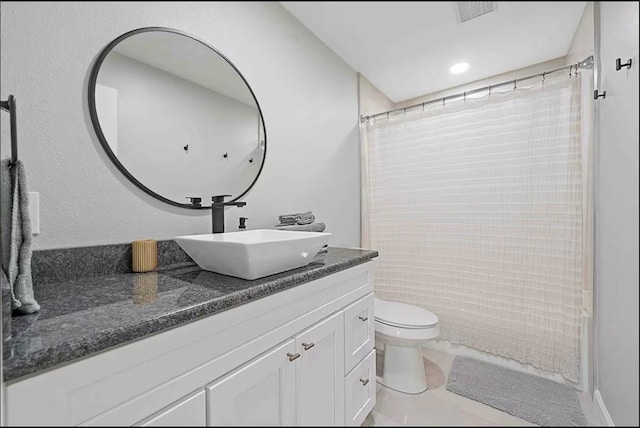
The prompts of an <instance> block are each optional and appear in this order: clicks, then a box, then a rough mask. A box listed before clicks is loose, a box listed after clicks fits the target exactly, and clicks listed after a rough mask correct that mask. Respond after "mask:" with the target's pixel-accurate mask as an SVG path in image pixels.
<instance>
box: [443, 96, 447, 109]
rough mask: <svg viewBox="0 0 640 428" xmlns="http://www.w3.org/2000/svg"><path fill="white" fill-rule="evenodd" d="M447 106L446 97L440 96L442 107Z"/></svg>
mask: <svg viewBox="0 0 640 428" xmlns="http://www.w3.org/2000/svg"><path fill="white" fill-rule="evenodd" d="M446 106H447V97H442V108H445V107H446Z"/></svg>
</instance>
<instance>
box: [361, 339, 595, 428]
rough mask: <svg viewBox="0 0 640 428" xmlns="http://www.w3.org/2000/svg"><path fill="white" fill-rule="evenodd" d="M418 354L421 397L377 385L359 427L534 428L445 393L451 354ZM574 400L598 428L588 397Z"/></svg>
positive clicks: (583, 395)
mask: <svg viewBox="0 0 640 428" xmlns="http://www.w3.org/2000/svg"><path fill="white" fill-rule="evenodd" d="M422 355H423V356H424V361H425V367H426V370H427V384H428V386H429V389H428V390H427V391H425V392H423V393H422V394H417V395H408V394H402V393H399V392H397V391H394V390H392V389H389V388H386V387H384V386H381V385H380V384H378V385H377V397H376V399H377V403H376V406H375V407H374V409H373V411H372V412H371V414H369V416H367V418H366V419H365V421H364V423H363V424H362V426H400V425H417V426H535V425H534V424H532V423H531V422H528V421H525V420H524V419H520V418H517V417H515V416H512V415H510V414H508V413H505V412H502V411H500V410H497V409H494V408H493V407H490V406H487V405H485V404H482V403H479V402H477V401H474V400H471V399H468V398H465V397H463V396H461V395H458V394H454V393H453V392H450V391H448V390H447V389H446V384H447V376H448V375H449V370H450V369H451V364H452V362H453V358H454V357H455V355H454V354H449V353H444V352H441V351H438V350H435V349H429V348H423V349H422ZM377 358H378V359H379V364H378V374H381V368H382V365H383V364H384V361H383V354H382V353H381V352H378V355H377ZM578 398H579V399H580V404H581V406H582V410H583V412H584V415H585V417H586V418H587V422H588V424H589V425H591V426H598V425H600V426H601V425H602V422H600V420H599V419H598V417H597V415H596V414H595V413H594V407H593V404H592V402H591V399H590V398H589V394H587V393H585V392H579V393H578Z"/></svg>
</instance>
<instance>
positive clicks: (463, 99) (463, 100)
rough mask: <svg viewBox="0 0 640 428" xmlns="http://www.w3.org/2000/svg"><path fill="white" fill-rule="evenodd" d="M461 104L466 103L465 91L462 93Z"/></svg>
mask: <svg viewBox="0 0 640 428" xmlns="http://www.w3.org/2000/svg"><path fill="white" fill-rule="evenodd" d="M462 102H463V103H466V102H467V91H464V92H463V93H462Z"/></svg>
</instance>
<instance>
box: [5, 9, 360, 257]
mask: <svg viewBox="0 0 640 428" xmlns="http://www.w3.org/2000/svg"><path fill="white" fill-rule="evenodd" d="M0 16H1V19H2V22H1V24H2V25H1V33H0V37H1V39H2V44H1V46H0V49H1V51H0V55H1V59H2V61H1V82H0V83H1V86H2V94H1V96H2V98H3V99H5V98H6V97H7V96H8V94H14V95H15V96H16V97H17V100H18V110H19V111H18V115H19V117H18V121H19V140H20V157H21V159H23V160H24V162H25V164H26V167H27V174H28V179H29V190H30V191H37V192H40V205H41V216H40V219H41V233H40V235H38V236H36V237H35V240H34V245H35V248H36V249H47V248H61V247H76V246H83V245H94V244H95V245H97V244H109V243H124V242H130V241H132V240H135V239H141V238H154V239H170V238H172V237H174V236H176V235H183V234H193V233H208V232H210V231H211V224H210V223H211V220H210V214H209V213H208V212H207V211H191V210H186V209H181V208H174V207H171V206H168V205H165V204H163V203H161V202H159V201H156V200H155V199H153V198H151V197H149V196H147V195H146V194H144V193H143V192H142V191H140V190H138V189H137V188H136V187H135V186H133V185H132V184H130V183H129V182H128V181H127V180H126V179H125V178H124V177H123V176H122V175H121V173H120V172H119V171H118V170H117V169H116V168H115V166H113V165H112V163H111V161H110V160H109V159H108V157H107V155H106V154H105V153H104V151H103V149H102V147H101V146H100V144H99V142H98V140H97V138H96V136H95V132H94V131H93V128H92V126H91V123H90V120H89V114H88V109H87V89H86V88H87V82H88V76H89V72H90V69H91V66H92V65H93V62H94V61H95V59H96V57H97V55H98V54H99V52H100V51H101V50H102V49H103V48H104V47H105V46H106V45H107V44H108V43H109V42H110V41H111V40H113V39H114V38H115V37H117V36H119V35H120V34H122V33H124V32H127V31H129V30H132V29H134V28H139V27H145V26H166V27H172V28H176V29H179V30H182V31H185V32H187V33H190V34H193V35H195V36H197V37H199V38H201V39H202V40H203V41H205V42H206V43H208V44H210V45H212V46H214V47H215V48H216V49H218V50H219V51H220V52H222V53H223V54H225V55H226V56H227V57H228V58H229V59H230V60H231V61H232V62H233V63H234V64H235V65H236V66H237V67H238V68H239V70H240V71H241V72H242V73H243V75H244V77H245V78H246V79H247V81H248V82H249V84H250V85H251V86H252V88H253V90H254V92H255V94H256V97H257V98H258V101H259V102H260V106H261V108H262V110H263V113H264V117H265V124H266V128H267V159H266V164H265V168H264V170H263V172H262V175H261V177H260V179H259V180H258V182H257V183H256V186H255V187H254V188H253V190H252V191H251V192H250V193H249V194H248V195H247V196H246V198H245V199H244V200H246V201H247V207H245V208H231V209H227V211H226V217H227V230H236V227H237V224H238V217H239V216H246V217H249V221H248V226H249V228H257V227H272V226H273V225H274V224H275V223H277V219H278V215H279V214H282V213H288V212H296V211H304V210H313V212H314V214H315V215H316V218H317V219H318V221H323V222H325V223H326V224H327V231H329V232H332V233H333V236H332V238H331V241H330V244H331V245H334V246H358V245H359V242H360V171H359V143H358V139H357V124H358V121H357V119H358V106H357V103H358V99H357V75H356V73H355V72H354V71H353V70H352V69H351V68H350V67H349V66H348V65H347V64H345V63H344V62H343V61H342V60H341V59H339V58H338V57H337V56H336V55H335V54H334V53H333V52H332V51H331V50H329V49H328V48H327V47H326V46H325V45H324V44H323V43H322V42H321V41H320V40H319V39H317V38H316V37H315V36H314V35H313V34H312V33H311V32H310V31H309V30H307V29H306V28H305V27H304V26H303V25H302V24H301V23H299V22H298V21H297V20H296V19H295V18H293V16H291V15H290V14H289V13H288V12H287V11H286V10H285V9H284V8H282V7H281V6H280V5H279V4H278V3H275V2H260V3H258V2H255V3H254V2H251V3H249V2H247V3H245V2H197V3H195V2H194V3H187V2H159V3H150V2H113V3H111V2H100V3H94V2H74V3H71V2H69V3H66V2H53V3H51V2H49V3H35V2H3V3H2V4H1V10H0ZM4 115H5V114H4V113H3V120H2V134H1V135H2V156H7V155H8V147H7V146H8V141H9V129H8V126H7V121H6V120H4V119H5V118H4Z"/></svg>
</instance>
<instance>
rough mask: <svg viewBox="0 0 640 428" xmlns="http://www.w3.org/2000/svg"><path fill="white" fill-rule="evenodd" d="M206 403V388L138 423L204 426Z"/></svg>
mask: <svg viewBox="0 0 640 428" xmlns="http://www.w3.org/2000/svg"><path fill="white" fill-rule="evenodd" d="M205 405H206V399H205V392H204V390H202V391H198V392H196V393H195V394H192V395H190V396H188V397H185V398H184V399H182V400H180V401H179V402H177V403H174V404H171V405H170V406H169V407H168V408H166V409H162V410H161V411H159V412H158V413H157V414H154V415H152V416H150V417H148V418H147V419H145V420H143V421H140V423H138V424H136V425H137V426H143V427H175V426H191V427H204V426H207V418H206V413H205V411H204V410H205Z"/></svg>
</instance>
